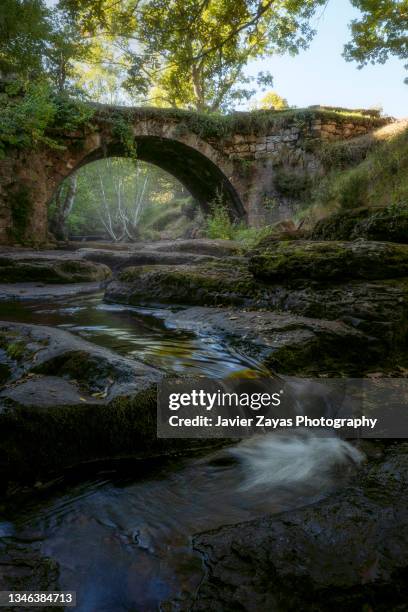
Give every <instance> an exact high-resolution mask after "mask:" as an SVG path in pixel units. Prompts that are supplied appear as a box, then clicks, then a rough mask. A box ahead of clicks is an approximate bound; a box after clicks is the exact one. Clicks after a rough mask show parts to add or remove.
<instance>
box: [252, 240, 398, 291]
mask: <svg viewBox="0 0 408 612" xmlns="http://www.w3.org/2000/svg"><path fill="white" fill-rule="evenodd" d="M249 269H250V271H251V272H252V273H253V275H254V276H255V277H256V278H259V279H261V280H263V281H267V282H277V281H290V280H292V279H299V278H303V279H313V280H324V281H336V280H340V281H345V280H347V279H355V278H359V279H364V280H370V279H383V278H398V277H401V276H408V245H402V244H393V243H386V242H372V241H357V242H311V241H291V242H280V243H277V244H275V245H274V246H272V247H270V248H268V249H265V250H263V251H261V250H258V251H256V252H255V253H254V254H253V255H252V257H251V258H250V261H249Z"/></svg>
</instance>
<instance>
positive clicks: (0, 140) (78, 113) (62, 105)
mask: <svg viewBox="0 0 408 612" xmlns="http://www.w3.org/2000/svg"><path fill="white" fill-rule="evenodd" d="M0 99H1V102H2V104H1V106H0V155H2V156H3V157H4V155H5V153H6V150H7V148H8V147H18V148H23V149H30V148H33V147H35V146H37V145H40V144H42V145H46V146H49V147H51V148H56V149H58V148H63V145H62V144H61V142H60V141H59V140H58V139H56V138H54V137H52V136H51V135H50V129H51V128H54V129H59V130H61V131H68V132H69V131H74V130H76V129H77V128H78V127H79V126H81V125H84V124H87V123H88V122H89V120H90V119H91V117H92V115H93V113H94V109H93V108H92V107H91V106H90V105H87V104H85V103H84V102H83V101H82V100H79V99H74V98H71V97H69V96H68V95H67V94H66V93H62V94H58V95H57V94H55V93H54V92H53V91H52V89H51V87H50V86H49V84H48V83H47V82H46V81H44V80H39V81H34V82H32V83H29V84H28V85H27V86H26V87H25V88H24V87H23V86H22V85H20V86H19V85H18V84H17V83H14V84H13V85H10V86H9V87H8V88H7V90H6V91H5V92H4V93H1V94H0Z"/></svg>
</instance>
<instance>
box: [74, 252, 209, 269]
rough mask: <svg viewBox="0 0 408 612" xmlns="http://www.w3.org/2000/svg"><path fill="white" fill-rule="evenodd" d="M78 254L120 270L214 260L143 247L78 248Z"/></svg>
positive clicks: (204, 256)
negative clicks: (143, 248)
mask: <svg viewBox="0 0 408 612" xmlns="http://www.w3.org/2000/svg"><path fill="white" fill-rule="evenodd" d="M78 254H79V255H80V256H81V257H82V258H83V259H84V260H86V261H93V262H98V263H103V264H106V265H107V266H109V267H110V268H111V269H112V270H120V269H121V268H124V267H128V266H144V265H150V266H153V265H180V264H186V265H188V264H197V263H204V262H207V261H214V260H215V259H216V258H215V257H214V256H212V255H197V254H195V253H184V252H182V251H181V252H176V251H175V252H167V251H157V250H151V249H145V250H140V251H126V252H122V253H121V252H117V251H109V250H97V249H80V250H79V251H78Z"/></svg>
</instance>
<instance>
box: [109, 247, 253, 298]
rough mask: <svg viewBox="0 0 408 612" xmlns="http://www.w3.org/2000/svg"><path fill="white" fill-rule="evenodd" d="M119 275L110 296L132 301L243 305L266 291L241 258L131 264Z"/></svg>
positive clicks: (111, 288) (111, 284)
mask: <svg viewBox="0 0 408 612" xmlns="http://www.w3.org/2000/svg"><path fill="white" fill-rule="evenodd" d="M118 278H119V282H112V283H110V284H109V285H108V287H107V289H106V294H105V295H106V298H107V299H108V300H110V301H118V302H125V303H129V304H132V303H133V304H137V303H140V302H143V301H150V302H151V301H153V302H162V303H178V304H206V305H217V304H237V305H243V304H246V303H249V302H254V301H255V300H256V299H257V298H258V297H259V298H260V297H261V296H262V294H263V291H264V287H263V286H262V284H261V283H257V282H256V281H255V279H254V278H253V276H252V275H251V274H250V272H249V271H248V267H247V265H246V263H245V261H243V260H241V259H238V258H237V259H233V258H230V259H229V261H228V263H227V262H223V263H221V262H219V263H218V262H216V263H207V264H198V265H181V266H138V267H129V268H125V269H124V270H123V271H122V272H121V273H120V274H119V277H118Z"/></svg>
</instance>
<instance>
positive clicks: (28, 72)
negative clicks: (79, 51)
mask: <svg viewBox="0 0 408 612" xmlns="http://www.w3.org/2000/svg"><path fill="white" fill-rule="evenodd" d="M50 18H51V14H50V11H49V10H48V9H47V8H46V6H45V4H44V2H43V1H42V0H2V2H1V3H0V72H2V73H3V74H17V75H19V76H20V77H24V78H27V77H29V76H32V75H33V74H34V75H38V74H40V73H41V72H42V69H43V57H44V54H45V53H46V50H47V43H48V42H49V41H50V39H51V36H52V25H51V19H50Z"/></svg>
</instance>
